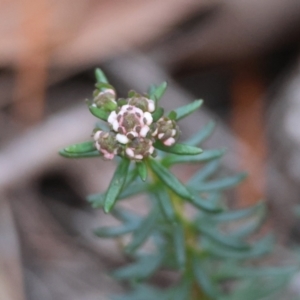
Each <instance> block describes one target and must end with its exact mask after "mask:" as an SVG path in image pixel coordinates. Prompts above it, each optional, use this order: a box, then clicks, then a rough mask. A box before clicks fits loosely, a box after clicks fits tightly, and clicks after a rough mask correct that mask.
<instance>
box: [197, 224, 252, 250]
mask: <svg viewBox="0 0 300 300" xmlns="http://www.w3.org/2000/svg"><path fill="white" fill-rule="evenodd" d="M197 227H198V229H199V231H200V232H201V233H202V234H204V235H206V236H207V237H209V238H210V239H212V240H213V241H214V242H216V243H218V244H220V245H222V246H226V247H228V248H233V249H235V250H240V251H244V250H249V249H250V246H249V245H248V244H247V243H245V242H244V241H241V240H240V239H237V238H235V237H232V236H229V235H225V234H222V233H221V232H219V231H217V230H215V229H213V228H210V227H208V226H205V225H204V224H198V226H197Z"/></svg>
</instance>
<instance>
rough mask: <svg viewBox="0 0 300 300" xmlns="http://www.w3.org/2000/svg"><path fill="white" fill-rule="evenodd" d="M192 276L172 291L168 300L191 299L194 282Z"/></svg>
mask: <svg viewBox="0 0 300 300" xmlns="http://www.w3.org/2000/svg"><path fill="white" fill-rule="evenodd" d="M190 277H191V276H188V275H187V276H186V277H185V278H182V279H181V280H180V282H178V284H176V287H175V288H172V289H170V297H169V298H167V299H168V300H183V299H190V296H191V291H192V286H193V281H192V278H190Z"/></svg>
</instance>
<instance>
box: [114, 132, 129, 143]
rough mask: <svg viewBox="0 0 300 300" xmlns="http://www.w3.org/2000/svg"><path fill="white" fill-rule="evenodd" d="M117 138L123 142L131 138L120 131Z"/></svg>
mask: <svg viewBox="0 0 300 300" xmlns="http://www.w3.org/2000/svg"><path fill="white" fill-rule="evenodd" d="M116 140H117V141H118V142H119V143H121V144H127V143H128V142H129V139H128V137H127V136H126V135H124V134H120V133H118V134H117V136H116Z"/></svg>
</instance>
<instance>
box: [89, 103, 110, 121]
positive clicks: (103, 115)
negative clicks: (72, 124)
mask: <svg viewBox="0 0 300 300" xmlns="http://www.w3.org/2000/svg"><path fill="white" fill-rule="evenodd" d="M89 110H90V112H91V113H92V115H94V116H95V117H97V118H99V119H101V120H103V121H107V119H108V117H109V114H110V112H107V111H105V110H103V109H101V108H98V107H96V106H93V105H90V106H89Z"/></svg>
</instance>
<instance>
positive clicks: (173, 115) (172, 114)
mask: <svg viewBox="0 0 300 300" xmlns="http://www.w3.org/2000/svg"><path fill="white" fill-rule="evenodd" d="M176 117H177V114H176V112H175V111H174V110H172V111H171V112H169V114H168V118H169V119H170V120H176Z"/></svg>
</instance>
